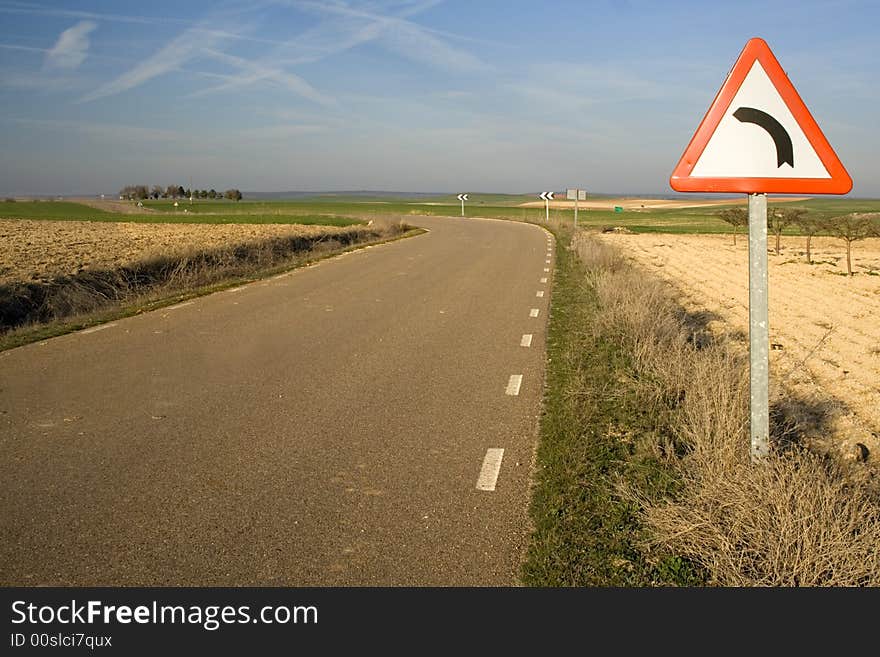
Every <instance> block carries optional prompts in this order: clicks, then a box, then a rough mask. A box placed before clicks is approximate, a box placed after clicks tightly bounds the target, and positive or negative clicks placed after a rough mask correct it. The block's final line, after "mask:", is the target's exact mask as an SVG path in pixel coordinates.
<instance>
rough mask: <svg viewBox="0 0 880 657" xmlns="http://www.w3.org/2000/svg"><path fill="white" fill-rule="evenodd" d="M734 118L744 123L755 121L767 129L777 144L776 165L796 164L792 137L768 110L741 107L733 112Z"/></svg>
mask: <svg viewBox="0 0 880 657" xmlns="http://www.w3.org/2000/svg"><path fill="white" fill-rule="evenodd" d="M733 116H734V118H736V119H737V120H738V121H741V122H742V123H754V124H755V125H759V126H761V127H762V128H764V130H766V131H767V132H768V133H769V134H770V136H771V137H773V142H774V143H775V144H776V167H777V168H779V167H781V166H782V165H783V164H785V163H788V164H789V165H790V166H792V167H793V166H794V148H793V147H792V145H791V137H790V136H789V134H788V131H787V130H786V129H785V128H784V127H783V126H782V124H781V123H780V122H779V121H777V120H776V119H774V118H773V117H772V116H770V115H769V114H767V112H762V111H761V110H759V109H755V108H754V107H740V108H739V109H738V110H736V111H735V112H734V113H733Z"/></svg>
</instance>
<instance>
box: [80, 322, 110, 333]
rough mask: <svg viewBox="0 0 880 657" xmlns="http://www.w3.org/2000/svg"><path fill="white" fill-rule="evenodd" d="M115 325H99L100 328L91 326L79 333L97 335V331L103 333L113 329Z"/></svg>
mask: <svg viewBox="0 0 880 657" xmlns="http://www.w3.org/2000/svg"><path fill="white" fill-rule="evenodd" d="M114 326H116V324H101V325H100V326H93V327H92V328H87V329H83V330H82V331H80V333H83V334H85V333H97V332H98V331H103V330H104V329H108V328H113V327H114Z"/></svg>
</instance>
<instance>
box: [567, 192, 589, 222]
mask: <svg viewBox="0 0 880 657" xmlns="http://www.w3.org/2000/svg"><path fill="white" fill-rule="evenodd" d="M565 198H567V199H568V200H569V201H571V200H572V199H574V227H575V229H577V227H578V201H586V200H587V191H586V190H585V189H569V190H566V192H565Z"/></svg>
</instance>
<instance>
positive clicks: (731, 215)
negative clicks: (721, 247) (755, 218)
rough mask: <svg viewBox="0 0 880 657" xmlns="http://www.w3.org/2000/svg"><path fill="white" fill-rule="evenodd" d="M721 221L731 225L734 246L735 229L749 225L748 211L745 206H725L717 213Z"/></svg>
mask: <svg viewBox="0 0 880 657" xmlns="http://www.w3.org/2000/svg"><path fill="white" fill-rule="evenodd" d="M718 216H719V217H720V218H721V221H724V222H725V223H728V224H730V225H731V226H733V245H734V246H736V229H737V228H739V227H740V226H748V225H749V213H748V210H746V209H745V208H727V209H726V210H722V211H721V212H719V213H718Z"/></svg>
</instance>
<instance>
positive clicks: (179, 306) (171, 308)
mask: <svg viewBox="0 0 880 657" xmlns="http://www.w3.org/2000/svg"><path fill="white" fill-rule="evenodd" d="M194 303H195V301H184V302H183V303H178V304H175V305H173V306H168V307H167V308H164V309H163V310H177V309H178V308H185V307H186V306H191V305H193V304H194Z"/></svg>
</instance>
